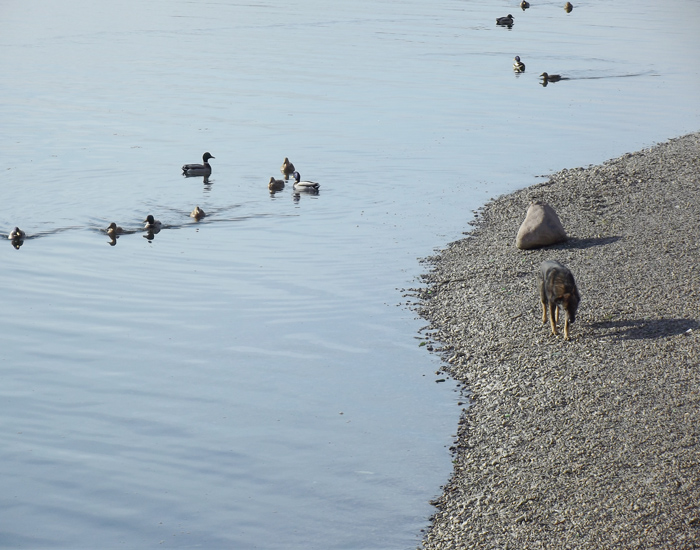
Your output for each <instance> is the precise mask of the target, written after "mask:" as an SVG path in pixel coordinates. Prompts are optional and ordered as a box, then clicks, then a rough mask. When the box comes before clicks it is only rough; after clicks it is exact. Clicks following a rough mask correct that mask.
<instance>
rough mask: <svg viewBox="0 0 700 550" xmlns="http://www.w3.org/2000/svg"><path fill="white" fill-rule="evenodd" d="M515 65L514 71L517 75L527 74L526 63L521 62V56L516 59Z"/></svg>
mask: <svg viewBox="0 0 700 550" xmlns="http://www.w3.org/2000/svg"><path fill="white" fill-rule="evenodd" d="M513 59H514V61H515V63H513V70H514V71H515V72H516V73H524V72H525V63H523V62H522V61H520V56H519V55H516V56H515V57H514V58H513Z"/></svg>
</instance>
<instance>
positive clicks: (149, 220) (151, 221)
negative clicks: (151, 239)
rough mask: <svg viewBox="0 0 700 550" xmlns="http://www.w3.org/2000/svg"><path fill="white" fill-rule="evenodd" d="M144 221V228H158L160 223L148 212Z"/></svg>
mask: <svg viewBox="0 0 700 550" xmlns="http://www.w3.org/2000/svg"><path fill="white" fill-rule="evenodd" d="M144 221H145V225H144V226H143V227H144V229H150V230H154V229H160V227H161V225H162V224H161V223H160V222H159V221H158V220H156V219H155V218H154V217H153V214H149V215H148V216H146V219H145V220H144Z"/></svg>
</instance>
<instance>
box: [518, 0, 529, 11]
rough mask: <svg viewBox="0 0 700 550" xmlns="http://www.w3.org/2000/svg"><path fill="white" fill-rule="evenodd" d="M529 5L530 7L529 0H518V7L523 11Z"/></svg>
mask: <svg viewBox="0 0 700 550" xmlns="http://www.w3.org/2000/svg"><path fill="white" fill-rule="evenodd" d="M529 7H530V2H528V1H527V0H523V1H522V2H520V8H521V9H522V10H523V11H525V10H526V9H527V8H529Z"/></svg>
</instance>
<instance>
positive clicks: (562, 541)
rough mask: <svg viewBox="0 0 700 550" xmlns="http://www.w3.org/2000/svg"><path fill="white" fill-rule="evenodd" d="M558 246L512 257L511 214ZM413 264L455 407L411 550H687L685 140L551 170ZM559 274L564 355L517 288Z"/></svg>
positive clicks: (694, 156)
mask: <svg viewBox="0 0 700 550" xmlns="http://www.w3.org/2000/svg"><path fill="white" fill-rule="evenodd" d="M533 200H540V201H544V202H546V203H548V204H549V205H551V206H552V207H553V208H554V209H555V210H556V212H557V213H558V215H559V218H560V219H561V221H562V224H563V225H564V228H565V229H566V232H567V234H568V236H569V240H568V241H567V242H565V243H563V244H561V245H556V246H552V247H548V248H546V249H537V250H529V251H524V250H518V249H517V248H516V247H515V244H514V243H515V236H516V234H517V231H518V227H519V226H520V224H521V223H522V221H523V220H524V218H525V212H526V211H527V208H528V205H529V204H530V202H531V201H533ZM472 225H473V230H472V231H471V232H469V233H468V234H467V237H466V238H464V239H462V240H460V241H458V242H455V243H452V244H450V245H449V246H448V247H447V249H446V250H444V251H442V252H440V253H439V254H437V255H436V256H433V257H431V258H428V259H426V264H427V265H428V266H429V267H430V272H429V273H428V274H427V275H425V276H424V282H425V283H426V285H427V286H426V287H425V288H420V289H417V294H418V297H419V302H418V304H417V309H418V310H419V313H420V315H421V316H422V317H424V318H425V319H427V320H428V321H429V327H428V328H427V329H426V334H425V336H426V341H427V342H428V348H429V349H433V350H434V352H435V353H438V354H440V356H441V357H442V358H443V360H444V365H443V366H442V371H441V374H442V373H444V374H446V375H449V376H450V377H452V378H454V379H455V380H457V381H459V382H461V383H462V385H463V387H464V388H465V391H466V393H469V392H471V393H472V399H473V402H472V404H471V406H469V407H468V408H467V409H465V410H464V412H463V414H462V416H461V419H460V423H459V427H458V432H457V438H456V440H455V443H454V446H453V448H452V451H453V453H454V472H453V475H452V477H451V479H450V480H449V481H448V482H447V484H446V485H445V486H444V488H443V489H444V492H443V494H442V495H441V496H440V497H439V498H438V499H437V500H436V501H435V502H434V504H435V506H436V509H437V510H436V513H435V515H434V517H433V518H432V520H433V521H432V524H431V527H430V528H429V529H428V530H427V531H426V533H425V537H424V540H423V546H422V547H423V548H425V549H426V550H428V549H436V550H437V549H440V550H443V549H448V548H449V549H462V548H498V549H505V548H511V549H528V550H529V549H536V548H551V549H562V548H577V549H579V548H595V549H599V548H604V549H609V548H624V549H629V548H669V549H670V548H673V549H688V548H700V440H699V436H700V340H699V338H700V322H699V319H700V265H699V263H700V262H699V260H700V133H698V134H691V135H688V136H684V137H681V138H677V139H672V140H670V141H668V142H666V143H663V144H660V145H657V146H655V147H653V148H650V149H645V150H642V151H639V152H637V153H632V154H626V155H623V156H622V157H620V158H617V159H613V160H610V161H608V162H606V163H604V164H602V165H600V166H592V167H588V168H575V169H571V170H563V171H561V172H558V173H556V174H554V175H552V176H550V177H549V179H548V181H546V182H544V183H541V184H538V185H535V186H533V187H529V188H526V189H523V190H521V191H517V192H515V193H512V194H510V195H507V196H503V197H499V198H498V199H496V200H494V201H493V202H491V203H489V204H488V205H486V206H485V207H484V208H483V209H481V210H479V212H478V213H477V216H476V220H475V221H474V222H473V224H472ZM546 259H554V260H558V261H560V262H561V263H563V264H564V265H566V266H567V267H569V268H570V269H571V271H572V272H573V274H574V276H575V278H576V282H577V285H578V289H579V291H580V294H581V305H580V307H579V310H578V316H577V319H576V323H575V324H573V325H572V326H571V340H570V341H565V340H564V339H563V336H562V335H561V334H560V335H559V336H554V335H552V333H551V330H550V328H549V325H548V324H547V325H543V324H542V319H541V314H542V312H541V306H540V302H539V294H538V290H537V283H536V277H535V273H536V271H537V270H538V269H539V265H540V263H541V262H542V261H543V260H546Z"/></svg>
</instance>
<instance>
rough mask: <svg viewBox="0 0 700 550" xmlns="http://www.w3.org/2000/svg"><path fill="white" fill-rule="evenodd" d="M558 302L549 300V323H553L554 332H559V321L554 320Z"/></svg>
mask: <svg viewBox="0 0 700 550" xmlns="http://www.w3.org/2000/svg"><path fill="white" fill-rule="evenodd" d="M556 310H557V304H555V303H554V302H549V323H550V324H551V325H552V334H559V333H558V332H557V322H556V321H555V320H554V316H555V315H556Z"/></svg>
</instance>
